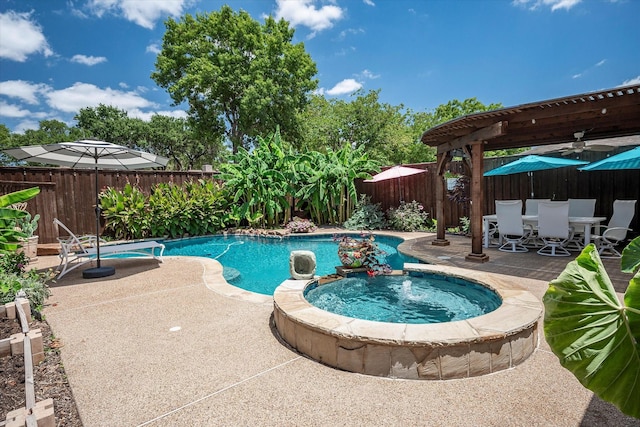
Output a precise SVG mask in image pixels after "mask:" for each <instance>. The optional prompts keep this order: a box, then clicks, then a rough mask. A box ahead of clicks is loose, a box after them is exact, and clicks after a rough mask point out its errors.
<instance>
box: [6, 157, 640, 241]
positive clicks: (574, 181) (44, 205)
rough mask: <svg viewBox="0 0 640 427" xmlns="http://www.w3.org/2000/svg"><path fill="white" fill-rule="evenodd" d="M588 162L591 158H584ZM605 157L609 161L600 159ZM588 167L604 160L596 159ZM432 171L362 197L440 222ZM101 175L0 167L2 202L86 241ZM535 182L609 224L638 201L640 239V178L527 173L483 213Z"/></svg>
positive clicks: (493, 183) (129, 176)
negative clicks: (23, 201) (583, 203)
mask: <svg viewBox="0 0 640 427" xmlns="http://www.w3.org/2000/svg"><path fill="white" fill-rule="evenodd" d="M583 154H585V153H583ZM600 157H602V154H600ZM516 158H517V157H513V158H495V159H485V161H484V163H485V165H484V166H485V170H490V169H493V168H495V167H497V166H500V165H501V164H504V163H507V162H509V161H512V160H515V159H516ZM585 160H587V161H590V160H597V159H589V158H586V159H585ZM405 166H409V167H414V168H418V169H426V170H427V172H426V173H421V174H416V175H412V176H408V177H403V178H398V179H391V180H387V181H381V182H375V183H366V182H362V180H359V181H358V182H356V188H357V190H358V193H360V194H367V195H369V196H371V201H372V202H373V203H380V205H381V208H382V209H383V210H384V211H385V212H386V211H387V209H389V208H390V207H397V206H399V205H400V200H404V201H406V202H411V201H412V200H416V201H417V202H420V203H421V204H422V205H423V206H424V208H425V211H426V212H428V213H429V214H430V215H431V216H432V217H434V218H435V212H436V210H435V209H436V196H435V195H436V190H435V185H436V177H437V176H436V165H435V163H420V164H413V165H405ZM449 169H450V170H451V171H452V172H454V173H458V174H463V173H464V167H463V165H462V163H461V162H452V164H451V165H450V168H449ZM94 174H95V172H94V171H93V170H72V169H68V168H39V167H0V194H6V193H10V192H12V191H17V190H22V189H25V188H29V187H35V186H38V187H40V194H39V195H38V196H36V197H35V198H34V199H32V200H30V201H29V203H28V206H27V210H28V211H29V212H30V213H31V214H32V215H35V214H36V213H39V214H40V216H41V219H40V222H39V226H38V230H37V234H38V235H39V236H40V243H52V242H56V237H57V236H58V230H56V229H54V227H53V218H58V219H60V220H61V221H62V222H63V223H65V224H66V225H67V226H68V227H69V228H70V229H71V230H73V231H74V232H77V233H79V234H92V233H95V211H94V205H95V189H94V185H95V184H94V180H95V175H94ZM212 177H213V173H212V172H201V171H188V172H183V171H103V170H101V171H100V172H99V177H98V178H99V181H98V185H99V187H100V189H103V188H105V187H107V186H110V187H114V188H123V187H124V185H125V184H126V183H127V182H130V183H131V184H135V185H137V186H138V187H140V189H141V190H142V191H144V192H147V193H148V192H149V191H150V189H151V187H152V185H153V184H156V183H159V182H174V183H176V184H178V185H180V184H182V183H183V182H185V181H189V180H195V179H200V178H212ZM532 182H533V189H534V197H535V198H550V199H553V200H567V199H568V198H594V199H596V200H597V202H596V215H597V216H606V217H607V218H610V217H611V215H612V214H613V201H614V200H616V199H625V200H630V199H634V200H639V202H638V204H637V205H636V215H635V217H634V219H633V222H632V223H631V228H632V229H633V230H634V233H632V235H637V234H638V231H640V213H639V212H640V211H639V210H640V171H639V170H619V171H594V172H579V171H578V170H577V169H576V168H573V167H570V168H561V169H552V170H546V171H539V172H535V173H533V174H532V176H529V175H528V174H526V173H520V174H516V175H506V176H494V177H486V178H484V184H485V198H484V203H483V205H482V209H483V213H484V214H490V213H495V203H494V201H495V200H508V199H521V200H523V201H524V200H526V199H527V198H529V197H530V192H531V183H532ZM469 216H470V204H469V203H468V202H467V203H455V202H452V201H449V200H445V226H446V227H456V226H458V225H460V218H461V217H469Z"/></svg>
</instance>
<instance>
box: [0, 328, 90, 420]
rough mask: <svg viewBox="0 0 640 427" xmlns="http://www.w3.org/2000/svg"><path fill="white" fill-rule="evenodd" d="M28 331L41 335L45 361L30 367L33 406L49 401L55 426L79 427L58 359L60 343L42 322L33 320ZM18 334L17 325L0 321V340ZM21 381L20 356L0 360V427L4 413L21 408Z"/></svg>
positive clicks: (21, 364) (20, 330) (23, 391)
mask: <svg viewBox="0 0 640 427" xmlns="http://www.w3.org/2000/svg"><path fill="white" fill-rule="evenodd" d="M29 328H30V329H40V330H41V331H42V340H43V344H44V350H45V360H44V361H43V362H41V363H40V364H39V365H37V366H34V367H33V374H34V383H35V393H36V402H39V401H41V400H45V399H49V398H51V399H53V408H54V413H55V422H56V426H65V427H81V426H82V421H81V420H80V414H79V413H78V408H77V407H76V402H75V400H74V399H73V393H72V392H71V386H70V385H69V382H68V381H67V376H66V374H65V372H64V366H63V365H62V360H61V359H60V350H59V348H60V347H61V346H62V343H61V342H60V341H59V340H57V339H56V338H55V337H54V336H53V334H52V333H51V328H50V327H49V324H48V323H47V322H45V321H40V320H36V319H33V321H32V322H31V324H30V325H29ZM21 332H22V329H21V328H20V322H19V321H17V320H9V319H7V318H2V319H0V339H4V338H9V337H10V336H11V335H13V334H16V333H21ZM24 381H25V379H24V357H23V356H22V355H16V356H7V357H2V358H0V425H3V422H4V420H5V417H6V415H7V412H9V411H13V410H14V409H18V408H23V407H24V406H25V387H24Z"/></svg>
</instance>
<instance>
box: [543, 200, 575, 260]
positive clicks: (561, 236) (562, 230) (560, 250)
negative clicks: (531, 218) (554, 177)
mask: <svg viewBox="0 0 640 427" xmlns="http://www.w3.org/2000/svg"><path fill="white" fill-rule="evenodd" d="M538 237H540V238H541V239H542V241H543V242H544V246H543V247H542V248H540V249H539V250H538V253H539V254H540V255H546V256H570V255H571V254H570V253H569V251H568V250H567V249H566V248H565V245H566V244H567V243H568V242H569V240H571V238H572V237H573V232H572V229H571V227H569V202H543V203H540V204H538Z"/></svg>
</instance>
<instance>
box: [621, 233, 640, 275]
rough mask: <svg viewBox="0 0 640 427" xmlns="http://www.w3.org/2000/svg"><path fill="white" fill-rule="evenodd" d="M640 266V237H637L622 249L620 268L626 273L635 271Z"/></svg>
mask: <svg viewBox="0 0 640 427" xmlns="http://www.w3.org/2000/svg"><path fill="white" fill-rule="evenodd" d="M638 267H640V237H636V238H635V239H633V240H632V241H631V243H629V244H628V245H627V247H626V248H624V250H623V251H622V260H621V262H620V269H621V270H622V271H624V272H625V273H633V272H634V271H635V270H637V269H638Z"/></svg>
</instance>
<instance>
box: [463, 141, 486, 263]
mask: <svg viewBox="0 0 640 427" xmlns="http://www.w3.org/2000/svg"><path fill="white" fill-rule="evenodd" d="M483 170H484V146H483V142H482V141H477V142H476V143H474V144H472V145H471V253H470V254H468V255H467V256H466V257H465V259H466V260H467V261H474V262H487V261H489V255H487V254H485V253H483V252H482V213H483V206H484V189H483V182H484V181H483Z"/></svg>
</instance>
